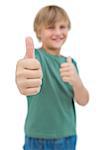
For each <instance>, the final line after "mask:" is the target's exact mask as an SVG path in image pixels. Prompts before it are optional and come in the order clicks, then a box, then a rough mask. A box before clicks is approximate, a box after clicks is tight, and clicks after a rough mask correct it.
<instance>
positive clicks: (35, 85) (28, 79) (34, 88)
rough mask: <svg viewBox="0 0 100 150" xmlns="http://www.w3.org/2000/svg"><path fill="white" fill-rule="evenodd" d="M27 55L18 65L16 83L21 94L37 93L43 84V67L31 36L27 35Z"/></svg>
mask: <svg viewBox="0 0 100 150" xmlns="http://www.w3.org/2000/svg"><path fill="white" fill-rule="evenodd" d="M25 43H26V54H25V57H24V58H23V59H21V60H19V61H18V62H17V65H16V84H17V87H18V89H19V91H20V93H21V94H23V95H27V96H28V95H36V94H37V93H38V92H39V91H40V88H41V84H42V68H41V65H40V63H39V61H38V60H37V59H36V58H35V52H34V44H33V40H32V38H31V37H27V38H26V40H25Z"/></svg>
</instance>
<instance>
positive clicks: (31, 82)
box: [23, 79, 42, 88]
mask: <svg viewBox="0 0 100 150" xmlns="http://www.w3.org/2000/svg"><path fill="white" fill-rule="evenodd" d="M41 84H42V80H41V79H28V80H25V81H24V83H23V87H24V88H36V87H37V88H38V87H39V86H41Z"/></svg>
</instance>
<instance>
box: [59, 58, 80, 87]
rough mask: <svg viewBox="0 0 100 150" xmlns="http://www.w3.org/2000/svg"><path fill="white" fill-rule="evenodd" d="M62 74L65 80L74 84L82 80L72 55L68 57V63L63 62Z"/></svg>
mask: <svg viewBox="0 0 100 150" xmlns="http://www.w3.org/2000/svg"><path fill="white" fill-rule="evenodd" d="M60 75H61V78H62V80H63V81H64V82H68V83H70V84H71V85H72V86H74V85H75V84H76V83H77V82H79V81H80V78H79V75H78V73H77V70H76V68H75V65H74V64H73V63H72V59H71V57H68V58H67V62H66V63H63V64H61V67H60Z"/></svg>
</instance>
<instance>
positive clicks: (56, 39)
mask: <svg viewBox="0 0 100 150" xmlns="http://www.w3.org/2000/svg"><path fill="white" fill-rule="evenodd" d="M52 40H53V41H55V42H61V41H64V38H52Z"/></svg>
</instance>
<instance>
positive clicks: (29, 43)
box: [25, 37, 35, 58]
mask: <svg viewBox="0 0 100 150" xmlns="http://www.w3.org/2000/svg"><path fill="white" fill-rule="evenodd" d="M25 44H26V54H25V58H35V54H34V53H35V52H34V44H33V40H32V38H31V37H26V39H25Z"/></svg>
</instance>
